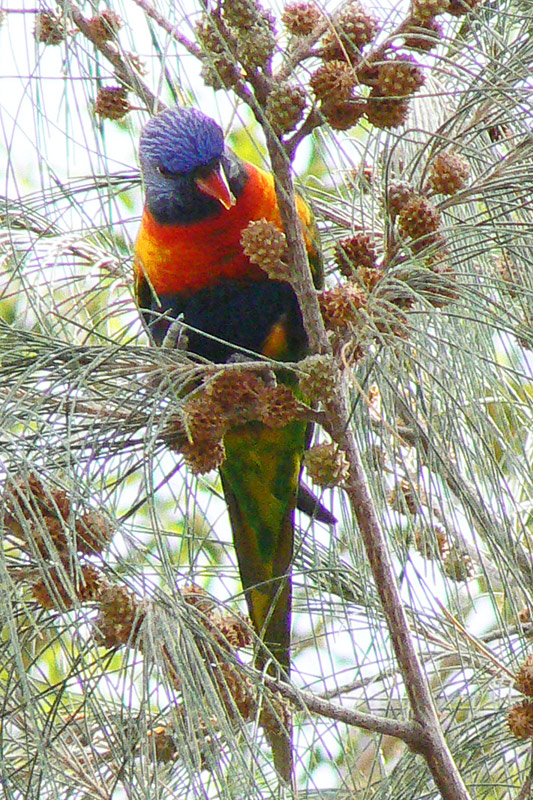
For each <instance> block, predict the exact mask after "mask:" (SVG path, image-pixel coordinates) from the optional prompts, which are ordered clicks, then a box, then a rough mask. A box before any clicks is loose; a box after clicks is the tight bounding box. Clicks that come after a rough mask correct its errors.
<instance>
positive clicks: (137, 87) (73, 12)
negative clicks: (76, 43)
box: [61, 2, 165, 113]
mask: <svg viewBox="0 0 533 800" xmlns="http://www.w3.org/2000/svg"><path fill="white" fill-rule="evenodd" d="M61 7H62V8H63V9H65V10H66V11H67V12H68V13H69V14H70V16H71V17H72V20H73V22H74V23H75V25H76V27H77V28H78V30H79V31H80V32H81V33H83V35H84V36H85V37H86V38H87V39H89V41H90V42H92V44H93V45H94V47H95V49H96V50H98V52H99V53H101V54H102V55H103V56H104V58H106V59H107V60H108V61H109V63H110V64H112V66H113V68H114V70H115V73H116V75H117V78H118V79H119V80H120V81H122V82H123V83H124V84H125V85H126V86H127V87H128V89H130V90H131V91H132V92H134V93H135V94H136V95H137V97H138V98H139V99H140V100H141V102H142V103H144V104H145V106H146V107H147V108H148V110H149V111H151V112H152V113H155V112H156V111H162V110H163V108H164V107H165V106H164V103H162V102H161V101H160V100H159V98H158V97H156V95H155V94H154V93H153V92H152V90H151V89H150V88H149V86H148V84H146V83H145V82H144V81H143V80H142V78H141V77H140V76H139V74H138V72H137V70H136V69H135V67H134V65H133V64H132V63H131V61H130V59H129V58H128V55H127V54H124V55H122V54H121V53H120V52H119V51H118V49H117V48H116V46H115V45H113V44H111V43H109V42H103V41H101V40H100V39H99V38H98V37H97V36H95V34H94V32H93V30H92V29H91V26H90V25H89V20H88V19H87V18H86V17H84V16H83V14H82V13H81V11H80V9H79V8H78V7H77V6H76V5H74V3H68V2H66V3H63V4H62V6H61Z"/></svg>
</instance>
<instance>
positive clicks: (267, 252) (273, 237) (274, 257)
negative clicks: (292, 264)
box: [241, 219, 288, 279]
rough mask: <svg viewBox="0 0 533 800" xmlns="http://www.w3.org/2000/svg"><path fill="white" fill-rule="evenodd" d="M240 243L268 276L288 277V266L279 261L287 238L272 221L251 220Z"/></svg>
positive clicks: (275, 277)
mask: <svg viewBox="0 0 533 800" xmlns="http://www.w3.org/2000/svg"><path fill="white" fill-rule="evenodd" d="M241 244H242V248H243V250H244V254H245V255H246V256H248V258H249V259H250V261H251V262H252V263H253V264H257V265H258V266H259V267H261V269H263V270H264V271H265V272H266V273H267V274H268V275H269V277H271V278H273V279H279V278H281V279H283V278H287V277H288V272H287V270H288V268H287V267H286V266H285V265H283V264H281V263H280V262H281V260H282V258H283V256H284V255H285V251H286V249H287V240H286V239H285V234H284V233H283V231H280V229H279V228H278V227H277V226H276V225H274V223H273V222H269V221H268V220H266V219H258V220H252V222H250V223H248V226H247V227H246V228H245V229H244V230H243V232H242V234H241Z"/></svg>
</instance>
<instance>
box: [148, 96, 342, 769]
mask: <svg viewBox="0 0 533 800" xmlns="http://www.w3.org/2000/svg"><path fill="white" fill-rule="evenodd" d="M139 160H140V167H141V175H142V181H143V186H144V197H145V204H144V210H143V215H142V221H141V226H140V229H139V232H138V235H137V239H136V242H135V247H134V281H135V284H134V285H135V294H136V298H137V303H138V306H139V309H140V312H141V315H142V317H143V320H144V322H145V324H146V326H147V328H148V330H149V333H150V335H151V337H152V340H153V342H154V343H155V344H156V345H161V344H162V343H163V342H164V341H165V336H166V335H167V333H168V331H169V328H170V326H171V324H172V322H173V320H175V319H177V318H180V319H181V320H182V321H183V323H184V324H185V326H187V337H186V340H187V349H188V351H189V352H191V353H194V354H196V355H198V356H201V357H203V358H205V359H208V360H209V361H212V362H214V363H216V364H223V363H227V362H228V361H231V360H232V358H235V356H236V354H237V353H240V352H241V350H242V349H244V350H245V351H246V352H248V353H249V352H250V351H251V352H252V353H253V354H256V355H257V356H258V357H264V358H269V359H275V360H276V361H279V362H284V361H298V360H300V359H302V358H303V357H304V356H305V355H306V354H307V352H308V343H307V336H306V332H305V329H304V325H303V320H302V314H301V311H300V307H299V304H298V300H297V297H296V294H295V292H294V290H293V288H292V287H291V285H290V283H289V282H287V281H283V280H273V279H271V278H270V277H269V276H268V275H267V274H266V273H265V272H264V271H263V270H262V269H261V268H260V267H259V266H258V265H257V264H255V263H252V261H250V259H249V258H248V257H247V256H246V255H245V253H244V251H243V247H242V244H241V234H242V231H243V230H244V229H245V228H246V227H247V226H248V224H249V223H250V222H252V221H257V220H262V219H265V220H267V221H269V222H271V223H273V224H274V225H276V227H278V228H279V229H280V230H282V223H281V219H280V213H279V209H278V204H277V200H276V192H275V183H274V177H273V175H272V174H271V173H269V172H267V171H265V170H263V169H260V168H259V167H257V166H255V165H253V164H252V163H248V162H246V161H244V160H243V159H241V158H240V157H239V156H238V155H237V154H236V153H235V152H233V151H232V150H231V148H230V147H229V146H228V145H227V144H226V142H225V137H224V134H223V131H222V129H221V127H220V126H219V125H218V124H217V122H215V121H214V120H213V119H211V118H210V117H208V116H206V115H205V114H204V113H203V112H202V111H200V110H199V109H196V108H193V107H184V106H176V107H173V108H170V109H166V110H164V111H162V112H160V113H159V114H157V115H156V116H154V117H152V118H151V119H150V120H149V121H148V123H147V124H146V125H145V127H144V129H143V131H142V133H141V137H140V146H139ZM296 203H297V210H298V215H299V218H300V221H301V225H302V230H303V233H304V237H305V242H306V247H307V251H308V256H309V262H310V265H311V269H312V273H313V278H314V282H315V286H316V287H317V288H320V287H321V286H322V281H323V267H322V259H321V254H320V249H319V244H318V234H317V229H316V226H315V222H314V218H313V215H312V212H311V210H310V208H309V206H308V204H307V203H306V202H305V201H304V200H303V198H302V197H301V196H300V195H297V198H296ZM204 334H208V335H207V336H206V335H204ZM280 375H281V373H280ZM278 379H279V380H287V378H283V377H278ZM309 438H310V426H309V423H307V422H305V421H302V420H294V421H291V422H289V423H288V424H287V425H285V426H283V427H280V428H270V427H268V426H267V425H265V424H263V423H261V422H258V421H250V422H246V423H244V424H239V425H236V426H235V427H234V428H231V429H230V430H229V431H228V432H227V433H226V434H225V437H224V447H225V452H226V457H225V460H224V462H223V464H222V465H221V467H220V469H219V471H220V477H221V483H222V488H223V493H224V498H225V501H226V504H227V507H228V511H229V518H230V524H231V528H232V534H233V541H234V546H235V551H236V556H237V562H238V568H239V574H240V579H241V582H242V586H243V590H244V593H245V597H246V602H247V606H248V610H249V614H250V618H251V621H252V624H253V627H254V629H255V631H256V632H257V634H258V635H259V636H260V637H261V639H262V641H263V643H264V645H265V647H264V648H262V649H261V651H260V652H259V654H258V656H257V661H256V666H258V667H259V668H261V669H263V668H265V666H266V665H267V663H268V664H269V667H267V669H269V671H270V672H271V673H272V664H273V662H272V657H273V658H274V659H275V661H276V662H277V663H278V665H279V667H281V670H282V673H281V674H282V675H285V676H288V674H289V668H290V621H291V595H292V593H291V579H290V571H291V561H292V557H293V542H294V512H295V508H296V507H297V506H298V507H300V508H301V509H302V510H303V511H305V512H306V513H309V514H310V515H314V517H315V518H317V519H320V520H321V521H324V522H326V523H328V524H332V523H333V522H334V518H333V517H332V515H331V514H330V513H329V512H328V511H327V509H325V508H324V507H323V506H322V505H321V504H320V503H319V501H318V500H317V499H316V498H315V497H314V495H313V494H312V492H310V490H308V489H307V488H306V487H304V486H303V484H300V475H301V471H302V460H303V455H304V451H305V449H306V448H307V447H308V446H309ZM267 738H268V739H269V742H270V745H271V748H272V753H273V759H274V765H275V767H276V770H277V772H278V774H279V775H280V776H281V777H282V778H283V779H284V780H285V781H287V782H290V781H291V775H292V769H293V756H292V744H291V733H290V731H289V730H286V731H285V730H282V731H281V732H280V731H279V730H278V731H274V732H273V731H270V734H269V733H268V731H267Z"/></svg>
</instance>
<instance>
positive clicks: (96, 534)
mask: <svg viewBox="0 0 533 800" xmlns="http://www.w3.org/2000/svg"><path fill="white" fill-rule="evenodd" d="M75 527H76V550H77V552H78V553H85V554H87V555H90V554H92V553H101V552H102V551H103V550H104V549H105V548H106V547H107V545H108V544H109V543H110V541H111V539H112V538H113V534H114V532H115V529H114V527H113V526H112V525H111V524H110V522H109V520H108V519H107V518H106V517H105V516H104V515H103V514H101V513H100V512H99V511H86V512H85V513H84V514H82V515H81V517H80V518H79V519H77V520H76V523H75Z"/></svg>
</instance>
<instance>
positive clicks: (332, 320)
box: [318, 281, 368, 333]
mask: <svg viewBox="0 0 533 800" xmlns="http://www.w3.org/2000/svg"><path fill="white" fill-rule="evenodd" d="M318 300H319V303H320V310H321V312H322V316H323V317H324V324H325V326H326V328H327V329H328V330H331V331H335V332H337V333H345V332H346V331H347V330H349V328H350V327H352V326H357V325H358V324H359V322H360V318H359V313H358V312H359V311H361V310H362V309H365V308H366V307H367V304H368V295H367V293H366V292H365V291H364V289H362V288H361V287H360V286H358V285H357V284H356V283H353V282H352V281H346V283H341V284H340V285H339V286H334V287H333V288H332V289H327V290H326V291H324V292H321V293H320V294H319V298H318Z"/></svg>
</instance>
